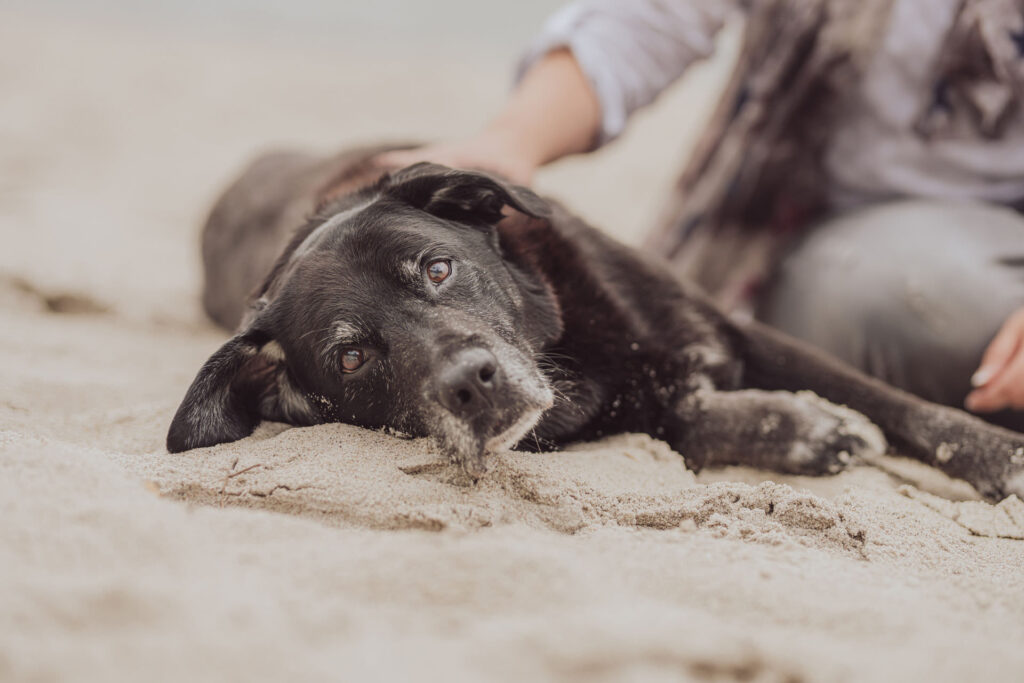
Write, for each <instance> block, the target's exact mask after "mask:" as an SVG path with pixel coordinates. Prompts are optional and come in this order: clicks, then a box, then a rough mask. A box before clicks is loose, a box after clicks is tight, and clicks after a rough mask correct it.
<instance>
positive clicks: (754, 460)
mask: <svg viewBox="0 0 1024 683" xmlns="http://www.w3.org/2000/svg"><path fill="white" fill-rule="evenodd" d="M674 412H675V418H676V419H677V420H678V423H677V424H676V425H674V429H670V430H669V433H670V434H671V435H672V438H671V442H672V446H673V447H674V448H676V450H678V451H679V452H680V453H682V455H683V457H684V458H686V462H687V464H688V465H689V466H690V467H691V468H693V469H695V470H700V469H701V468H703V467H707V466H724V465H750V466H753V467H760V468H763V469H769V470H774V471H777V472H784V473H789V474H809V475H823V474H834V473H836V472H838V471H840V470H842V469H843V468H844V467H845V466H846V465H847V463H849V462H850V460H851V458H852V457H854V456H857V455H860V454H862V453H866V452H884V451H885V447H886V443H885V437H883V436H882V433H881V431H880V430H879V429H878V428H877V427H875V426H874V425H873V424H871V422H869V421H868V419H867V418H865V417H864V416H863V415H861V414H860V413H857V412H854V411H852V410H849V409H847V408H843V407H840V406H837V405H835V404H832V403H829V402H828V401H825V400H823V399H820V398H818V397H817V396H814V395H812V394H808V393H800V394H794V393H791V392H788V391H762V390H758V389H742V390H737V391H715V390H710V389H703V390H699V391H696V392H694V393H692V394H690V395H688V396H686V397H685V398H683V399H682V400H681V401H680V402H679V403H678V404H677V406H676V410H675V411H674Z"/></svg>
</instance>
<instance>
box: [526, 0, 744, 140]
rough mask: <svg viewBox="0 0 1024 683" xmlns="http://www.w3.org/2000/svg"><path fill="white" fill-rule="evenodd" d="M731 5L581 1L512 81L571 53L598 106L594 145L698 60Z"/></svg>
mask: <svg viewBox="0 0 1024 683" xmlns="http://www.w3.org/2000/svg"><path fill="white" fill-rule="evenodd" d="M735 8H736V2H735V0H581V1H577V2H574V3H572V4H570V5H568V6H566V7H564V8H562V9H561V10H559V11H558V12H556V13H555V14H554V15H553V16H552V17H551V18H550V19H548V21H547V22H546V23H545V24H544V28H543V29H542V30H541V33H540V35H539V36H537V39H536V40H535V41H534V42H533V44H532V45H531V46H530V47H529V49H528V50H527V51H526V54H525V55H524V56H523V58H522V59H521V61H520V62H519V67H518V70H517V76H516V80H517V81H518V80H519V79H520V78H522V76H523V75H524V74H525V73H526V71H527V70H528V69H529V68H530V67H531V66H532V65H533V64H534V62H536V61H537V60H538V59H540V58H541V57H543V56H544V55H546V54H547V53H548V52H550V51H551V50H553V49H556V48H560V47H565V48H568V49H569V50H571V51H572V53H573V56H574V57H575V58H576V61H577V62H579V65H580V67H581V68H582V70H583V73H584V75H585V76H586V78H587V80H588V81H589V82H590V85H591V86H592V87H593V88H594V91H595V92H596V93H597V98H598V100H599V102H600V104H601V133H600V137H599V139H598V145H603V144H605V143H607V142H609V141H610V140H613V139H614V138H616V137H617V136H618V135H619V134H620V133H622V130H623V129H624V128H625V127H626V120H627V119H628V118H629V116H630V114H632V113H633V112H634V111H636V110H637V109H639V108H641V107H643V106H644V105H646V104H649V103H650V102H652V101H653V100H654V98H656V97H657V96H658V94H659V93H660V92H661V91H662V90H664V89H665V88H667V87H668V86H669V85H670V84H671V83H672V82H673V81H674V80H676V79H677V78H679V76H681V75H682V74H683V72H684V71H685V70H686V68H687V67H688V66H689V65H690V64H692V63H693V62H694V61H696V60H698V59H702V58H704V57H707V56H708V55H710V54H711V52H712V51H713V50H714V46H715V35H716V34H717V33H718V30H719V29H720V28H721V27H722V24H723V23H725V19H726V18H727V16H728V15H729V13H730V12H731V11H733V10H735Z"/></svg>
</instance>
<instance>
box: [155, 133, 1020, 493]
mask: <svg viewBox="0 0 1024 683" xmlns="http://www.w3.org/2000/svg"><path fill="white" fill-rule="evenodd" d="M379 151H380V150H379V149H366V150H357V151H354V152H349V153H346V154H342V155H340V156H336V157H332V158H328V159H324V158H314V157H307V156H302V155H291V154H281V155H273V156H270V157H266V158H264V159H262V160H260V161H258V162H256V163H255V164H254V165H253V166H251V167H250V168H249V169H248V170H247V171H246V173H245V174H244V175H243V176H242V177H241V178H240V179H239V180H238V181H237V182H236V183H235V184H234V185H233V186H232V187H231V188H230V189H229V190H228V191H227V192H226V193H225V195H224V196H223V197H222V198H221V199H220V201H219V202H218V204H217V206H216V207H215V208H214V210H213V212H212V214H211V217H210V220H209V222H208V224H207V226H206V230H205V232H204V237H203V251H204V262H205V266H206V286H205V291H204V303H205V305H206V308H207V310H208V311H209V313H210V314H211V316H212V317H213V318H214V319H215V320H216V321H217V322H219V323H220V324H222V325H224V326H226V327H236V326H240V327H239V332H238V334H237V336H236V337H234V338H233V339H232V340H231V341H229V342H228V343H227V344H225V345H224V347H222V349H221V350H219V351H218V352H217V353H216V354H214V356H213V357H212V358H211V359H210V361H209V362H208V363H207V364H206V365H205V366H204V367H203V369H202V370H201V371H200V373H199V376H198V377H197V378H196V381H195V382H194V383H193V385H192V387H191V388H190V389H189V392H188V395H187V396H186V397H185V400H184V402H183V403H182V405H181V407H180V408H179V410H178V413H177V415H176V416H175V418H174V421H173V423H172V425H171V430H170V433H169V435H168V448H169V449H170V450H171V451H175V452H177V451H181V450H186V449H189V448H195V447H200V446H209V445H213V444H216V443H221V442H224V441H231V440H235V439H238V438H241V437H243V436H246V435H247V434H249V433H251V431H252V429H253V428H254V427H255V425H256V424H257V423H258V422H259V421H260V420H261V419H274V420H280V421H285V422H290V423H293V424H300V425H301V424H314V423H319V422H329V421H342V422H350V423H353V424H359V425H363V426H367V427H388V428H392V429H394V430H397V431H401V432H407V433H411V434H419V435H428V434H429V435H432V436H435V437H436V438H437V439H438V441H439V442H440V444H441V446H442V448H443V449H444V450H446V451H447V452H448V453H449V454H450V455H451V456H452V457H453V458H454V459H456V460H457V461H458V462H460V463H461V464H462V465H463V466H464V467H465V468H466V470H467V471H468V472H469V473H470V474H472V475H474V476H478V475H479V474H481V473H482V472H483V470H484V462H483V456H484V454H485V453H487V452H489V451H491V450H494V449H497V448H501V447H505V446H510V445H512V444H514V443H516V442H518V443H519V447H521V448H527V449H545V448H550V447H553V446H557V445H558V444H562V443H566V442H569V441H577V440H586V439H591V438H595V437H600V436H602V435H605V434H611V433H617V432H625V431H630V432H645V433H648V434H651V435H653V436H655V437H658V438H661V439H664V440H666V441H668V442H669V443H670V444H671V445H672V446H673V447H674V448H676V449H677V450H679V451H680V452H681V453H683V454H684V455H685V456H686V458H687V461H688V462H689V463H690V464H691V465H692V466H695V467H698V468H699V467H702V466H705V465H709V464H716V465H717V464H733V463H744V464H751V465H755V466H760V467H765V468H769V469H775V470H780V471H785V472H795V473H808V474H824V473H829V472H835V471H838V470H839V469H841V468H842V467H843V466H844V464H845V462H846V461H847V460H848V457H849V456H850V455H857V454H858V453H861V452H864V451H867V450H871V449H876V448H878V447H879V446H880V444H878V443H872V439H871V438H870V436H868V435H869V434H870V433H871V431H870V429H865V428H864V427H865V425H866V423H865V421H864V420H863V418H862V417H860V416H859V415H857V414H856V413H853V412H852V411H849V410H842V409H840V408H838V407H837V406H834V405H831V404H828V403H826V402H824V401H818V400H814V399H812V398H809V397H808V396H806V395H803V394H796V393H791V392H794V391H799V390H810V391H813V392H814V393H816V394H818V395H820V396H822V397H824V398H826V399H828V400H830V401H833V402H835V403H839V404H845V405H846V406H849V407H850V408H852V409H853V410H855V411H859V413H862V414H864V415H866V416H867V417H868V418H870V419H871V420H872V421H873V422H875V423H876V424H877V425H878V426H879V427H881V429H882V431H883V432H884V433H885V435H886V437H887V438H888V439H889V440H890V441H891V442H892V443H893V445H895V446H896V447H897V448H898V449H899V450H900V451H901V452H902V453H905V454H907V455H910V456H912V457H915V458H917V459H919V460H922V461H924V462H926V463H928V464H931V465H933V466H936V467H938V468H940V469H942V470H943V471H945V472H947V473H949V474H951V475H952V476H956V477H960V478H963V479H966V480H967V481H969V482H970V483H972V484H973V485H974V486H975V487H977V488H978V490H979V491H981V492H982V493H983V494H985V495H987V496H989V497H991V498H999V497H1001V496H1004V495H1006V494H1008V493H1017V494H1024V435H1021V434H1018V433H1015V432H1011V431H1007V430H1004V429H1000V428H997V427H993V426H991V425H988V424H986V423H984V422H982V421H980V420H978V419H976V418H973V417H971V416H969V415H967V414H966V413H963V412H961V411H958V410H954V409H951V408H945V407H940V406H936V405H933V404H930V403H927V402H925V401H922V400H920V399H917V398H915V397H913V396H911V395H909V394H906V393H904V392H901V391H898V390H896V389H893V388H891V387H889V386H887V385H885V384H883V383H881V382H878V381H876V380H873V379H870V378H867V377H865V376H864V375H862V374H860V373H859V372H856V371H854V370H852V369H850V368H847V367H846V366H844V365H842V364H841V363H839V362H838V361H835V360H832V359H831V358H829V357H827V356H825V355H823V354H821V353H819V352H817V351H815V350H813V349H810V348H806V347H804V346H802V345H800V344H798V343H796V342H794V341H792V340H790V339H788V338H786V337H784V336H783V335H781V334H779V333H777V332H774V331H772V330H769V329H767V328H764V327H762V326H759V325H756V324H744V325H741V324H738V323H736V322H734V321H732V320H730V319H729V318H727V317H726V316H724V315H723V314H722V313H721V312H719V311H718V310H717V309H716V308H715V307H714V306H712V305H711V304H710V303H708V302H707V301H706V300H705V299H704V297H703V296H702V295H701V294H700V293H698V292H696V291H692V290H691V288H690V287H688V286H687V285H686V284H685V283H681V282H679V281H678V280H677V279H675V278H674V277H673V276H672V275H671V274H670V273H669V272H668V271H667V269H665V268H664V267H663V265H662V264H660V263H658V262H657V261H655V260H652V259H648V258H646V257H645V256H643V255H641V254H639V253H638V252H636V251H634V250H632V249H629V248H627V247H625V246H623V245H621V244H618V243H617V242H615V241H614V240H612V239H610V238H608V237H607V236H605V235H604V234H602V233H600V232H598V231H597V230H595V229H593V228H591V227H589V226H587V225H585V224H584V223H583V222H582V221H580V220H579V219H577V218H575V217H574V216H572V215H570V214H569V213H568V212H567V211H566V210H565V209H564V208H563V207H561V206H560V205H559V204H557V203H554V202H550V201H545V200H541V199H540V198H538V197H536V196H535V195H533V194H532V193H530V192H529V191H528V190H525V188H519V187H513V186H510V185H507V184H505V183H502V182H500V181H498V180H496V179H494V178H491V177H489V176H486V175H483V174H478V173H471V172H463V171H453V170H451V169H446V168H443V167H438V166H432V165H426V164H421V165H417V166H414V167H410V168H408V169H404V170H402V171H400V172H398V173H395V174H391V175H388V174H385V173H384V171H383V170H382V169H380V168H378V167H376V166H375V165H374V164H373V162H372V159H373V157H374V156H375V154H376V153H377V152H379ZM314 212H316V216H315V217H314V218H312V219H309V220H306V218H307V216H308V215H309V214H311V213H314ZM503 212H504V213H503ZM268 273H269V275H268ZM261 282H262V285H261V284H260V283H261ZM252 292H255V295H254V296H252V297H251V298H250V299H249V304H248V305H246V299H247V295H249V294H250V293H252Z"/></svg>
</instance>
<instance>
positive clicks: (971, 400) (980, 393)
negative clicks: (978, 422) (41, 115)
mask: <svg viewBox="0 0 1024 683" xmlns="http://www.w3.org/2000/svg"><path fill="white" fill-rule="evenodd" d="M964 405H965V406H966V407H967V409H968V410H971V411H973V412H977V413H988V412H993V411H996V410H1001V409H1003V408H1024V349H1021V350H1020V352H1018V353H1017V354H1016V355H1015V356H1014V357H1013V358H1011V359H1010V361H1009V362H1008V363H1007V364H1005V365H1004V366H1003V367H1002V369H1001V370H1000V371H999V373H998V374H997V375H996V376H995V377H994V378H993V379H991V380H989V383H988V384H987V385H985V386H984V387H982V388H980V389H976V390H974V391H972V392H971V393H970V394H968V396H967V399H966V401H965V403H964Z"/></svg>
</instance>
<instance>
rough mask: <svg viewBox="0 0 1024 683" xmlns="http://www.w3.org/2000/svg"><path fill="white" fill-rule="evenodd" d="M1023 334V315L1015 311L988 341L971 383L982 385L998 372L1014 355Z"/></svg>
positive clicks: (977, 385)
mask: <svg viewBox="0 0 1024 683" xmlns="http://www.w3.org/2000/svg"><path fill="white" fill-rule="evenodd" d="M1022 336H1024V316H1022V315H1021V314H1020V312H1017V313H1015V314H1013V315H1012V316H1010V318H1009V319H1008V320H1007V321H1006V322H1005V323H1004V324H1003V326H1002V328H1001V329H1000V330H999V332H998V333H997V334H996V336H995V338H994V339H993V340H992V341H991V342H989V345H988V348H987V349H985V353H984V355H982V357H981V365H980V366H979V367H978V369H977V371H976V372H975V373H974V374H973V375H972V376H971V384H972V385H974V386H976V387H983V386H985V385H986V384H988V383H989V382H991V381H992V380H993V378H995V376H996V375H998V374H999V372H1000V370H1002V368H1003V367H1004V366H1005V365H1006V364H1007V363H1008V362H1009V361H1010V359H1011V358H1013V357H1014V354H1016V353H1017V351H1018V349H1019V348H1020V345H1021V337H1022Z"/></svg>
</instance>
